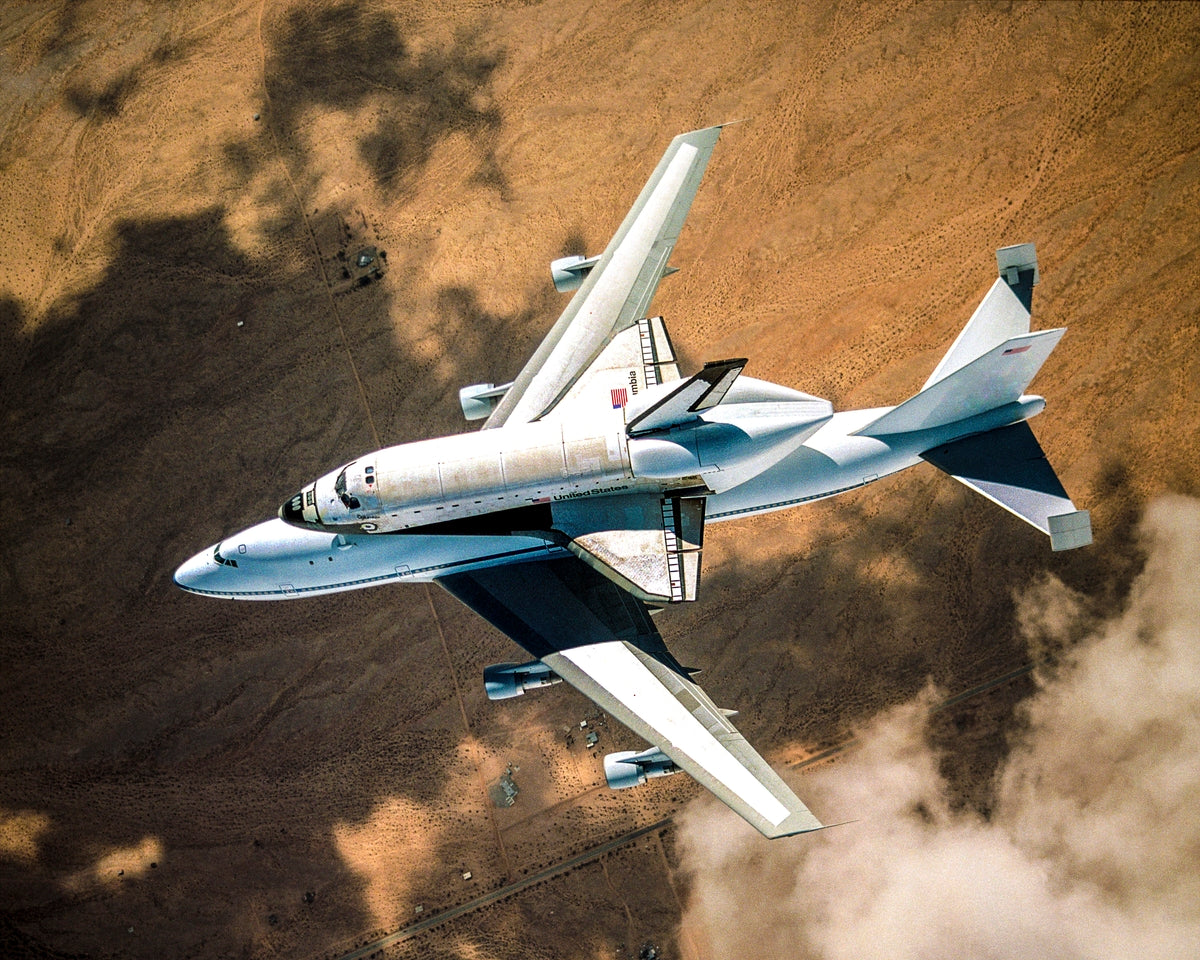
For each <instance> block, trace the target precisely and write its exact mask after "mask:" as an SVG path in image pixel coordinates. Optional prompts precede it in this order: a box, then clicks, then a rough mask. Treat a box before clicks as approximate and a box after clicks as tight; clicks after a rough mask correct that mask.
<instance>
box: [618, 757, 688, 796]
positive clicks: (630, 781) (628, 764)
mask: <svg viewBox="0 0 1200 960" xmlns="http://www.w3.org/2000/svg"><path fill="white" fill-rule="evenodd" d="M673 773H679V768H678V767H677V766H675V761H674V760H672V759H671V758H670V757H668V756H667V755H666V754H665V753H663V752H662V751H661V750H659V749H658V747H651V748H650V749H649V750H643V751H642V752H641V753H638V752H637V751H636V750H622V751H620V752H619V753H610V754H608V755H606V756H605V758H604V779H605V780H607V781H608V785H609V786H610V787H611V788H612V789H613V790H625V789H628V788H629V787H636V786H638V785H639V784H643V783H645V782H646V781H647V780H649V779H651V778H652V777H669V776H670V775H671V774H673Z"/></svg>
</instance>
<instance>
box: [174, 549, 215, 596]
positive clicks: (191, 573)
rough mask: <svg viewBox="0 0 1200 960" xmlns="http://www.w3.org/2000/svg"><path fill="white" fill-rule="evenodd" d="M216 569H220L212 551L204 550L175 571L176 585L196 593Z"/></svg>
mask: <svg viewBox="0 0 1200 960" xmlns="http://www.w3.org/2000/svg"><path fill="white" fill-rule="evenodd" d="M216 569H218V567H217V563H216V562H215V561H214V560H213V558H212V549H211V548H210V549H208V550H204V551H202V552H200V553H198V554H196V555H195V556H194V557H192V558H191V559H190V560H188V561H186V562H185V563H182V564H180V565H179V569H178V570H176V571H175V585H176V586H177V587H182V588H183V589H184V590H190V591H192V592H195V591H197V590H200V589H202V587H201V584H203V583H204V581H205V580H206V579H207V578H208V577H210V576H211V574H212V572H213V571H214V570H216Z"/></svg>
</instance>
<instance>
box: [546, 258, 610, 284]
mask: <svg viewBox="0 0 1200 960" xmlns="http://www.w3.org/2000/svg"><path fill="white" fill-rule="evenodd" d="M599 262H600V258H599V257H583V256H580V255H579V254H575V255H574V256H572V257H559V259H557V260H552V261H551V262H550V276H551V277H552V278H553V279H554V289H555V290H557V291H558V292H559V293H570V292H571V291H572V290H578V289H579V288H580V286H582V285H583V281H584V278H585V277H587V275H588V274H589V273H591V272H592V267H594V266H595V265H596V264H597V263H599Z"/></svg>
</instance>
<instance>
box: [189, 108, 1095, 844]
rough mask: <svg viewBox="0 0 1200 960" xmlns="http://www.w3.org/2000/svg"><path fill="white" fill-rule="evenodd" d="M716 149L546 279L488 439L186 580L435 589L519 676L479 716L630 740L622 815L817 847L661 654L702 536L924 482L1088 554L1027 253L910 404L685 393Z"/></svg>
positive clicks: (759, 384) (812, 821)
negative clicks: (665, 793)
mask: <svg viewBox="0 0 1200 960" xmlns="http://www.w3.org/2000/svg"><path fill="white" fill-rule="evenodd" d="M720 132H721V128H720V127H710V128H708V129H705V130H697V131H694V132H692V133H686V134H683V135H681V136H678V137H676V138H675V139H674V140H672V141H671V144H670V146H668V147H667V151H666V153H665V154H664V155H663V158H662V160H661V161H659V164H658V166H657V167H656V168H655V170H654V172H653V174H651V176H650V180H649V181H648V182H647V184H646V186H645V187H644V188H643V190H642V192H641V195H640V196H639V197H638V199H637V202H636V203H635V204H634V205H633V208H632V209H631V210H630V211H629V213H628V215H627V216H626V217H625V221H624V222H623V223H622V224H621V226H620V229H618V230H617V232H616V235H615V236H614V237H613V238H612V241H611V242H610V243H609V245H608V248H607V249H606V250H605V251H604V253H603V254H601V255H600V256H593V257H583V256H574V257H565V258H563V259H560V260H556V261H554V262H553V263H552V264H551V265H550V266H551V274H552V277H553V281H554V285H555V286H556V287H557V288H558V289H559V290H560V291H563V292H566V291H571V290H575V291H576V293H575V295H574V297H573V298H572V299H571V301H570V303H569V304H568V305H567V308H566V310H565V311H564V312H563V314H562V316H561V317H559V319H558V321H557V322H556V323H555V324H554V326H553V327H552V328H551V330H550V332H549V333H548V334H547V336H546V338H545V340H543V341H542V343H541V345H540V346H539V347H538V349H537V351H536V352H535V353H534V355H533V357H532V358H531V359H530V360H529V362H528V363H527V364H526V365H525V367H524V369H523V370H521V372H520V373H519V374H518V375H517V377H516V379H515V380H513V381H512V382H511V383H507V384H504V385H502V386H496V385H494V384H490V383H487V384H478V385H476V386H471V387H465V388H464V389H463V390H461V391H460V400H461V403H462V409H463V413H464V415H465V416H466V417H467V419H469V420H475V419H485V418H486V420H485V422H484V424H483V429H481V430H479V431H476V432H471V433H465V434H460V435H456V436H449V437H440V438H437V439H431V440H421V441H418V442H416V443H406V444H401V445H399V446H394V447H388V448H386V449H383V450H376V451H373V452H370V453H365V454H363V455H362V456H361V457H358V458H357V459H355V460H353V461H351V462H350V463H347V464H345V465H344V466H339V467H338V468H337V469H335V470H331V471H330V472H329V473H327V474H325V475H324V476H322V477H320V478H319V479H318V480H315V481H314V482H312V483H309V484H306V485H305V486H304V487H303V488H302V489H301V490H300V492H299V493H297V494H296V495H295V496H293V497H289V498H288V499H287V501H286V502H285V503H284V504H283V506H282V507H281V508H280V510H279V515H278V516H277V517H276V518H274V519H271V520H267V521H266V522H265V523H260V524H258V525H257V526H254V527H251V528H250V529H248V530H244V531H242V532H241V533H236V534H234V535H232V536H230V537H228V538H226V539H225V540H222V541H221V542H220V543H218V544H215V545H214V546H211V547H209V548H208V549H206V550H204V551H202V552H201V553H199V554H197V555H196V556H194V557H193V558H192V559H190V560H188V561H187V562H186V563H184V564H183V565H182V566H181V567H180V568H179V570H178V571H177V572H176V574H175V582H176V583H177V584H178V585H179V586H180V587H182V588H183V589H185V590H189V591H191V592H192V593H196V594H200V595H202V596H207V597H226V598H232V599H237V600H285V599H297V598H304V597H316V596H320V595H322V594H328V593H335V592H338V591H342V590H357V589H359V588H360V587H370V586H376V585H379V584H385V583H414V582H428V581H433V582H436V583H438V584H440V585H441V586H443V587H444V588H445V589H446V590H448V591H449V592H450V593H451V594H453V595H454V596H455V597H457V598H458V599H459V600H461V601H462V602H463V603H465V604H466V605H467V606H469V607H470V608H471V609H472V610H474V611H475V612H476V613H478V614H479V615H480V616H482V617H483V618H484V619H485V620H487V621H489V622H490V623H492V624H493V625H494V626H496V627H497V628H498V629H500V630H502V631H503V632H504V633H506V634H507V635H508V636H509V637H511V638H512V639H513V640H515V641H516V642H517V643H518V644H519V645H520V646H521V647H523V648H524V649H525V650H526V651H527V652H528V654H529V655H530V656H531V657H532V659H531V660H529V661H528V662H523V663H501V664H495V665H493V666H490V667H487V668H486V669H485V670H484V677H483V679H484V685H485V687H486V690H487V695H488V696H489V697H490V698H492V699H503V698H507V697H515V696H520V695H522V694H523V693H525V692H526V691H527V690H531V689H534V688H537V687H543V686H548V685H550V684H553V683H557V682H559V681H560V680H565V681H567V682H568V683H570V684H571V685H572V686H574V687H576V688H577V689H578V690H580V691H582V692H583V693H584V694H586V695H587V696H588V697H590V698H591V699H592V700H594V701H595V702H596V703H597V704H598V705H599V706H600V707H601V708H603V709H604V710H606V711H607V712H608V713H609V714H611V715H612V716H613V717H615V718H616V719H617V720H619V721H621V723H623V724H625V725H626V726H627V727H628V728H629V729H631V730H632V731H634V732H635V733H637V734H638V735H639V736H640V737H642V738H643V739H644V740H645V742H646V745H645V747H644V748H642V749H637V750H626V751H622V752H620V753H613V754H609V755H608V756H607V757H605V758H604V771H605V775H606V777H607V779H608V783H609V785H610V786H611V787H613V788H616V789H620V788H624V787H632V786H636V785H638V784H641V783H644V782H645V781H646V780H647V779H648V778H651V777H659V776H664V775H666V774H672V773H676V772H679V771H686V772H687V773H689V774H691V775H692V776H693V777H694V778H696V779H697V780H698V781H700V783H702V784H703V785H704V786H705V787H707V788H708V789H709V790H711V791H712V792H713V793H714V794H716V795H717V796H718V797H719V798H720V799H721V800H723V801H724V802H725V803H727V804H728V805H729V806H730V807H732V808H733V809H734V810H735V811H736V812H737V813H739V814H740V815H741V816H742V817H744V818H745V819H746V820H747V821H749V822H750V823H751V824H753V825H754V826H755V827H756V828H757V829H758V830H760V831H761V832H762V833H763V834H764V835H765V836H767V837H780V836H786V835H789V834H796V833H804V832H807V831H810V830H816V829H819V828H820V827H821V826H822V824H821V823H820V821H819V820H818V819H817V818H816V817H815V816H814V815H813V814H812V813H811V812H810V811H809V810H808V808H807V807H805V805H804V804H803V803H802V802H801V801H800V800H799V799H798V798H797V797H796V795H795V794H794V793H793V792H792V790H791V789H790V788H789V787H788V786H787V785H786V784H785V783H784V782H783V780H781V779H780V778H779V776H778V775H777V774H776V773H775V771H774V770H772V769H771V767H770V766H768V765H767V763H766V762H765V761H764V760H763V759H762V757H761V756H759V754H758V753H757V752H755V750H754V748H753V747H751V746H750V744H749V743H748V742H747V741H746V739H745V738H744V737H743V736H742V735H741V734H740V733H738V731H737V729H736V728H735V727H734V725H733V724H732V723H731V722H730V717H731V716H732V715H733V711H730V710H723V709H721V708H720V707H718V706H717V705H716V704H715V703H714V702H713V701H712V700H711V699H710V698H709V696H708V695H707V694H706V693H705V692H704V691H703V690H702V689H701V688H700V687H699V686H698V685H697V684H696V683H695V682H694V681H693V680H692V677H691V674H692V673H693V672H694V671H692V670H689V669H688V668H687V667H684V666H682V665H681V664H680V663H679V661H677V660H676V659H675V657H673V656H672V655H671V653H670V651H669V650H668V649H667V647H666V646H665V645H664V643H663V640H662V637H661V636H660V635H659V632H658V628H657V626H656V625H655V622H654V620H653V619H651V614H652V613H655V612H657V611H658V610H659V609H661V608H662V607H664V606H666V605H668V604H672V603H680V602H686V601H689V600H694V599H696V596H697V593H698V590H699V586H700V567H701V553H702V548H703V544H704V528H705V525H706V524H708V523H713V522H715V521H719V520H731V519H733V518H736V517H746V516H750V515H753V514H757V513H766V512H768V511H772V510H783V509H785V508H788V507H794V506H796V505H798V504H802V503H809V502H811V501H813V500H820V499H822V498H824V497H831V496H833V495H835V494H838V493H843V492H845V491H847V490H854V489H856V488H858V487H861V486H864V485H866V484H868V483H871V482H872V481H874V480H877V479H879V478H880V477H885V476H887V475H889V474H892V473H896V472H897V471H899V470H903V469H905V468H907V467H911V466H914V465H915V464H918V463H920V462H922V461H926V462H929V463H932V464H933V465H934V466H936V467H938V468H940V469H941V470H944V471H945V472H946V473H949V474H950V475H951V476H953V477H954V478H955V479H957V480H959V481H961V482H962V483H965V484H966V485H967V486H969V487H971V488H972V489H973V490H976V491H978V492H979V493H981V494H983V495H984V496H985V497H987V498H988V499H989V500H992V501H994V502H995V503H998V504H999V505H1000V506H1002V507H1004V508H1005V509H1007V510H1008V511H1010V512H1011V513H1014V514H1016V516H1018V517H1020V518H1021V519H1022V520H1025V521H1026V522H1028V523H1031V524H1033V525H1034V526H1035V527H1037V528H1038V529H1039V530H1041V531H1043V532H1044V533H1046V534H1048V535H1049V537H1050V543H1051V546H1052V548H1053V549H1055V550H1066V549H1070V548H1072V547H1078V546H1083V545H1085V544H1088V543H1090V542H1091V524H1090V520H1089V517H1088V514H1087V512H1086V511H1082V510H1076V509H1075V507H1074V505H1073V504H1072V503H1071V500H1070V498H1069V497H1068V496H1067V494H1066V492H1065V491H1064V490H1063V487H1062V484H1061V483H1059V481H1058V478H1057V477H1056V476H1055V473H1054V470H1053V468H1052V467H1051V466H1050V464H1049V463H1048V462H1047V460H1046V458H1045V455H1044V454H1043V453H1042V450H1041V448H1040V447H1039V445H1038V442H1037V440H1036V439H1035V438H1034V435H1033V433H1032V431H1031V430H1030V429H1029V426H1028V424H1027V423H1026V421H1027V420H1028V419H1029V418H1030V417H1032V416H1034V415H1035V414H1037V413H1040V412H1041V410H1042V409H1043V407H1044V406H1045V401H1044V400H1043V399H1042V398H1041V397H1037V396H1029V395H1026V394H1025V392H1024V391H1025V389H1026V387H1027V386H1028V384H1029V382H1030V381H1031V380H1032V379H1033V377H1034V375H1035V374H1036V373H1037V371H1038V369H1039V368H1040V367H1041V365H1042V364H1043V363H1044V362H1045V360H1046V358H1047V357H1048V356H1049V355H1050V351H1051V350H1053V349H1054V347H1055V345H1056V344H1057V343H1058V341H1059V339H1060V338H1061V337H1062V335H1063V333H1064V331H1063V330H1043V331H1039V332H1036V333H1034V332H1030V323H1029V317H1030V308H1031V301H1032V296H1033V287H1034V284H1036V283H1037V282H1038V265H1037V257H1036V256H1035V254H1034V248H1033V244H1029V243H1026V244H1021V245H1019V246H1012V247H1004V248H1002V249H1001V250H999V251H997V254H996V260H997V265H998V268H999V277H998V278H997V280H996V281H995V283H993V284H992V287H991V289H990V290H989V291H988V292H987V294H986V296H985V297H984V298H983V302H982V303H980V305H979V307H978V308H977V309H976V310H975V313H974V314H973V315H972V317H971V319H970V320H969V322H968V323H967V325H966V327H965V328H964V329H963V331H962V333H961V334H959V336H958V339H957V340H955V341H954V344H953V345H952V346H951V347H950V350H949V352H948V353H947V354H946V355H945V357H944V358H943V359H942V361H941V362H940V363H939V364H938V366H937V368H936V369H935V370H934V371H933V374H932V375H931V376H930V377H929V380H928V381H927V382H926V384H925V386H924V387H923V388H922V389H921V391H920V392H919V393H917V394H916V396H914V397H911V398H909V399H908V400H906V401H904V402H903V403H901V404H900V405H899V406H896V407H886V408H881V409H871V410H850V411H845V412H839V413H835V412H834V411H833V407H832V405H831V404H830V403H829V401H827V400H822V399H819V398H818V397H813V396H809V395H808V394H806V393H801V392H800V391H798V390H793V389H792V388H790V387H785V386H780V385H778V384H774V383H767V382H764V381H762V380H755V379H753V378H751V377H748V376H744V375H743V373H742V370H743V368H744V367H745V366H746V360H744V359H728V360H716V361H713V362H711V363H706V364H705V365H704V368H703V369H702V370H700V371H699V372H697V373H695V374H692V375H691V376H684V375H683V373H682V372H681V371H680V369H679V365H678V362H677V359H676V355H675V351H674V349H673V348H672V346H671V340H670V337H669V336H668V335H667V328H666V325H665V324H664V322H663V320H662V318H661V317H655V316H651V315H650V311H649V309H648V308H649V305H650V301H651V299H652V298H653V296H654V293H655V290H656V289H657V288H658V283H659V281H660V280H661V279H662V278H663V277H664V276H666V275H667V274H669V273H671V272H673V268H672V267H670V266H668V259H669V257H670V255H671V251H672V250H673V249H674V246H675V242H676V239H677V238H678V236H679V232H680V229H681V228H682V226H683V221H684V218H685V217H686V215H687V212H688V210H689V208H690V207H691V204H692V199H693V198H694V197H695V194H696V190H697V188H698V186H699V184H700V179H701V177H702V176H703V174H704V170H705V167H706V166H707V164H708V160H709V157H710V156H711V154H712V151H713V147H714V146H715V144H716V142H717V137H718V136H719V135H720Z"/></svg>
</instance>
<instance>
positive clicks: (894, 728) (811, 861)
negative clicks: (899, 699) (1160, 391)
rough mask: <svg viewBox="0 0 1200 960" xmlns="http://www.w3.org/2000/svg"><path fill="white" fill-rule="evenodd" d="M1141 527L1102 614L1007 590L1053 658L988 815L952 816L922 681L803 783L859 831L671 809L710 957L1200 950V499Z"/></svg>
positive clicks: (1053, 587) (1167, 504) (1152, 514)
mask: <svg viewBox="0 0 1200 960" xmlns="http://www.w3.org/2000/svg"><path fill="white" fill-rule="evenodd" d="M1142 537H1143V543H1144V547H1145V550H1146V556H1147V562H1146V566H1145V569H1144V570H1143V572H1142V574H1141V575H1140V576H1139V577H1138V579H1137V581H1136V582H1135V583H1134V585H1133V588H1132V590H1131V592H1130V596H1129V598H1128V601H1127V604H1126V608H1125V610H1124V612H1122V613H1121V614H1120V615H1118V616H1116V617H1115V618H1113V619H1111V620H1109V621H1106V622H1105V621H1100V620H1098V619H1097V618H1095V617H1094V616H1092V614H1091V613H1090V612H1089V610H1088V604H1087V601H1086V599H1085V598H1083V597H1080V596H1079V595H1077V594H1073V593H1072V592H1071V591H1069V590H1067V588H1065V587H1064V586H1063V585H1062V584H1061V583H1059V582H1058V581H1056V580H1054V579H1053V578H1049V579H1047V580H1045V581H1044V582H1042V583H1039V584H1037V585H1036V586H1034V587H1033V588H1031V589H1030V590H1029V591H1027V592H1026V593H1025V594H1023V595H1022V596H1021V597H1019V598H1018V604H1017V611H1018V622H1019V623H1020V625H1021V628H1022V629H1023V631H1025V633H1026V635H1027V636H1028V638H1029V640H1030V643H1031V646H1032V647H1033V648H1034V649H1035V650H1037V651H1039V652H1046V651H1057V652H1059V653H1060V659H1059V662H1058V664H1057V666H1056V667H1055V668H1054V669H1053V671H1044V672H1041V673H1039V684H1040V689H1039V691H1038V692H1037V693H1036V694H1035V695H1034V696H1033V697H1032V698H1030V700H1029V701H1028V702H1027V704H1026V705H1025V707H1024V710H1025V714H1026V719H1027V721H1028V723H1027V726H1026V729H1025V732H1024V734H1023V735H1022V737H1021V739H1020V742H1018V743H1016V744H1014V746H1013V749H1012V751H1011V753H1010V755H1009V757H1008V758H1007V759H1006V761H1005V763H1004V766H1003V768H1002V770H1001V771H1000V773H999V775H998V781H997V790H996V801H995V804H994V806H993V809H992V811H991V816H990V819H986V820H985V819H984V818H982V817H981V816H979V815H978V814H976V813H973V812H970V811H966V812H963V811H956V810H952V809H951V808H950V805H949V804H948V802H947V799H946V790H945V784H944V782H943V780H942V778H941V776H940V774H939V773H938V765H937V757H936V755H935V754H934V753H933V752H932V751H931V750H930V748H929V747H928V746H927V743H926V736H925V717H926V716H927V714H928V707H929V704H930V701H931V700H932V699H933V698H934V697H935V696H936V694H935V692H934V691H926V693H925V694H924V695H923V696H922V697H921V698H919V699H918V700H917V701H916V702H913V703H910V704H907V705H905V706H903V707H900V708H898V709H896V710H893V711H890V712H889V713H887V714H886V715H883V716H881V717H879V718H878V719H877V720H876V721H875V722H874V723H873V724H871V725H870V726H869V727H868V728H867V729H865V730H863V731H860V733H859V740H860V744H861V746H860V747H858V748H857V749H856V751H855V752H854V753H853V755H852V756H850V757H848V758H847V759H846V760H845V761H843V762H841V763H839V764H837V765H836V766H832V767H829V768H827V769H825V770H822V771H819V772H817V773H814V774H813V775H811V776H808V777H805V778H804V780H803V782H802V791H803V793H804V794H805V796H806V798H808V799H809V800H811V802H812V806H813V807H814V808H816V809H818V810H820V811H821V812H823V813H825V814H826V816H827V817H828V816H830V814H833V815H835V816H843V815H844V816H850V817H858V818H860V820H859V822H857V823H853V824H849V825H846V826H843V827H839V828H836V829H833V830H829V831H825V832H823V833H821V834H818V835H815V836H809V837H804V838H797V839H794V840H780V841H774V842H770V841H765V840H762V839H761V838H760V837H758V835H757V834H755V833H754V832H753V831H752V830H750V829H749V828H745V829H743V828H742V825H741V823H740V821H737V822H736V823H735V822H731V821H730V816H731V815H729V814H727V812H726V811H724V810H723V809H719V808H718V807H717V806H716V805H715V804H714V803H713V802H712V801H707V800H704V801H699V802H698V803H697V804H696V805H695V806H694V807H693V808H692V809H691V810H689V811H688V812H687V814H685V816H684V817H683V818H681V821H682V829H681V831H680V836H681V846H682V851H683V858H684V866H685V868H686V869H687V870H688V871H689V872H690V873H691V875H692V896H691V899H690V902H689V904H688V908H687V910H686V912H685V916H684V924H685V927H686V928H687V929H688V931H689V932H690V934H691V936H692V937H693V938H694V939H698V940H701V941H704V942H707V944H708V946H709V950H708V951H706V952H707V953H708V954H709V955H711V956H712V957H713V958H714V960H724V958H735V957H737V958H741V957H749V956H753V957H755V958H761V960H774V958H780V960H782V958H787V960H796V958H805V957H811V958H822V960H843V958H845V960H849V958H855V960H863V958H872V957H880V958H884V957H886V958H888V960H906V958H914V960H915V958H922V960H929V958H941V957H945V958H951V957H953V958H996V960H1007V958H1027V957H1039V958H1063V960H1070V958H1103V957H1113V958H1117V957H1120V958H1128V957H1131V956H1136V957H1140V958H1181V957H1194V956H1200V590H1197V588H1196V583H1197V577H1196V571H1197V570H1200V502H1197V501H1194V500H1187V499H1184V498H1179V497H1172V498H1166V499H1163V500H1160V501H1157V502H1156V503H1154V504H1153V505H1152V506H1151V507H1150V508H1149V510H1148V511H1147V514H1146V517H1145V519H1144V521H1143V525H1142ZM734 819H736V818H734Z"/></svg>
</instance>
